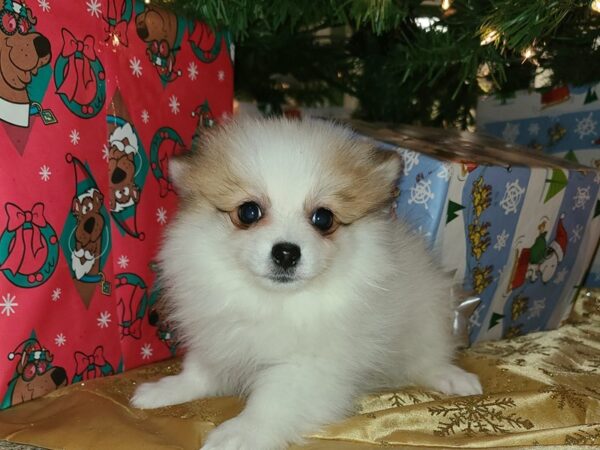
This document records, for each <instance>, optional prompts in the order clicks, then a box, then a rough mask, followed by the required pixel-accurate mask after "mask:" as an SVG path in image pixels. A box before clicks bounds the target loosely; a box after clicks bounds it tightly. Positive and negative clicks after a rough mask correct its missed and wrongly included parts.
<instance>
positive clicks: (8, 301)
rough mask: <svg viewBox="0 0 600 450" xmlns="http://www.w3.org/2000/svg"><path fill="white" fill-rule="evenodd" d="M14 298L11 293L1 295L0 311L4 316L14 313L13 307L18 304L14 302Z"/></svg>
mask: <svg viewBox="0 0 600 450" xmlns="http://www.w3.org/2000/svg"><path fill="white" fill-rule="evenodd" d="M16 299H17V297H16V296H14V295H13V294H11V293H7V294H6V295H3V296H2V303H0V307H2V311H1V313H2V314H4V315H6V317H10V315H11V314H14V313H15V307H17V306H19V304H18V303H17V302H15V300H16Z"/></svg>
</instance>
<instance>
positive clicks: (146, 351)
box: [140, 343, 154, 359]
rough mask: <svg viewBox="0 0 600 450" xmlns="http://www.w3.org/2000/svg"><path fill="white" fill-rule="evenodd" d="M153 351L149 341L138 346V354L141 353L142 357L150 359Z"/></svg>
mask: <svg viewBox="0 0 600 450" xmlns="http://www.w3.org/2000/svg"><path fill="white" fill-rule="evenodd" d="M153 353H154V349H153V348H152V345H151V344H150V343H146V344H144V345H142V347H141V348H140V355H142V359H150V357H151V356H152V354H153Z"/></svg>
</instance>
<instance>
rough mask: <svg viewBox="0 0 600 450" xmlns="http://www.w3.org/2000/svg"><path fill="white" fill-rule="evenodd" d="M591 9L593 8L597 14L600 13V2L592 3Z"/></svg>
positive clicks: (594, 0) (599, 0)
mask: <svg viewBox="0 0 600 450" xmlns="http://www.w3.org/2000/svg"><path fill="white" fill-rule="evenodd" d="M590 7H591V8H592V9H593V10H594V11H596V12H598V13H600V0H593V1H592V4H591V5H590Z"/></svg>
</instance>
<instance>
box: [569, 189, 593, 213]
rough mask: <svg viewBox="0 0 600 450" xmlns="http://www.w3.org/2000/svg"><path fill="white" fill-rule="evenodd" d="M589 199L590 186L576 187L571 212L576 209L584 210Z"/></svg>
mask: <svg viewBox="0 0 600 450" xmlns="http://www.w3.org/2000/svg"><path fill="white" fill-rule="evenodd" d="M589 199H590V186H586V187H584V188H582V187H580V186H577V194H575V195H574V196H573V201H574V202H575V204H574V205H573V211H575V210H576V209H585V205H586V204H587V202H588V200H589Z"/></svg>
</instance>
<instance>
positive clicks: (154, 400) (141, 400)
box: [130, 378, 180, 409]
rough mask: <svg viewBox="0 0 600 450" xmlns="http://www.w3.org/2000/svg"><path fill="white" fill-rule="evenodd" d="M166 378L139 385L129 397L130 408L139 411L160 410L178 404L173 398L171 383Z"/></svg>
mask: <svg viewBox="0 0 600 450" xmlns="http://www.w3.org/2000/svg"><path fill="white" fill-rule="evenodd" d="M169 381H170V380H168V378H163V379H162V380H159V381H156V382H154V383H144V384H142V385H140V386H139V387H138V388H137V389H136V390H135V393H134V394H133V397H131V400H130V403H131V405H132V406H134V407H136V408H140V409H153V408H161V407H163V406H169V405H174V404H177V403H180V402H179V401H177V400H176V399H175V398H174V396H173V391H172V389H173V386H172V384H173V383H170V382H169Z"/></svg>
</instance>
